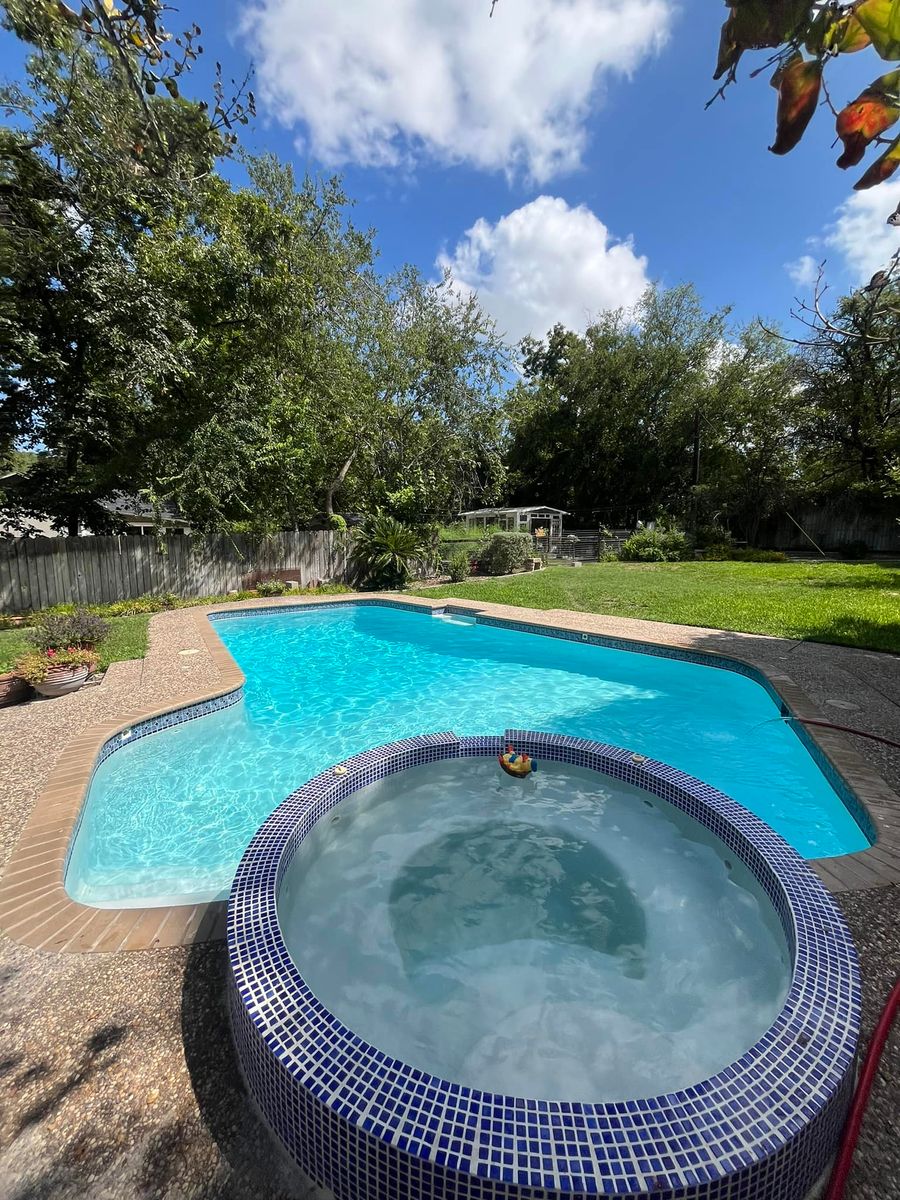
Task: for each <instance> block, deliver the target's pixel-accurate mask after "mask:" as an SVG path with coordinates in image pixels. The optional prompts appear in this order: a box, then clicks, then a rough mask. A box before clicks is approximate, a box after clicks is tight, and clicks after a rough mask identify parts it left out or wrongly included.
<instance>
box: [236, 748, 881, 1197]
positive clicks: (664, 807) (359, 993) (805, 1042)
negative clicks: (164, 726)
mask: <svg viewBox="0 0 900 1200" xmlns="http://www.w3.org/2000/svg"><path fill="white" fill-rule="evenodd" d="M508 742H512V743H513V744H514V745H515V746H516V749H517V750H518V751H520V752H525V753H528V754H530V755H532V756H533V757H534V758H535V759H537V760H538V761H539V769H538V771H537V772H536V773H534V774H531V775H529V776H527V777H526V778H523V779H511V778H508V777H507V776H506V775H505V774H504V773H503V772H501V770H500V768H499V765H498V764H497V754H498V752H499V751H501V750H502V749H504V748H505V745H506V744H507V743H508ZM228 945H229V954H230V959H231V968H232V988H231V1007H232V1017H233V1026H234V1035H235V1042H236V1046H237V1050H238V1056H239V1059H240V1062H241V1065H242V1068H243V1070H244V1073H245V1077H246V1080H247V1083H248V1086H249V1089H250V1091H251V1093H252V1095H253V1096H254V1098H255V1100H256V1102H257V1104H258V1105H259V1107H260V1109H261V1111H262V1113H263V1115H264V1117H265V1119H266V1121H267V1122H268V1123H269V1125H270V1126H271V1127H272V1129H273V1130H274V1131H275V1133H276V1135H277V1136H278V1138H279V1139H280V1140H281V1142H282V1143H283V1144H284V1146H285V1147H286V1148H287V1150H288V1151H289V1152H290V1154H291V1155H292V1156H293V1158H294V1159H295V1160H296V1162H297V1163H298V1164H299V1165H300V1167H302V1169H303V1170H304V1171H305V1172H306V1173H307V1174H308V1175H309V1176H310V1177H311V1178H313V1179H314V1180H316V1182H318V1183H319V1184H321V1185H323V1186H325V1187H328V1188H329V1189H331V1190H332V1191H333V1192H334V1194H335V1195H336V1196H337V1197H338V1200H401V1198H402V1200H414V1198H415V1200H418V1198H419V1197H421V1200H426V1198H431V1197H437V1196H440V1197H448V1198H450V1197H452V1198H454V1200H456V1198H458V1200H487V1198H488V1197H490V1198H492V1200H499V1198H501V1197H509V1198H510V1200H512V1197H535V1198H536V1197H539V1196H540V1197H555V1196H563V1195H567V1196H572V1195H576V1196H578V1195H583V1196H591V1195H598V1194H599V1195H604V1194H605V1195H619V1196H635V1197H638V1196H657V1197H664V1196H666V1197H669V1196H682V1195H683V1196H685V1197H687V1196H690V1197H691V1198H692V1200H693V1198H695V1197H696V1198H701V1197H702V1198H705V1200H706V1198H708V1200H725V1198H726V1197H733V1196H738V1195H739V1196H740V1197H741V1200H755V1198H759V1200H762V1197H765V1198H766V1200H800V1198H801V1197H803V1196H805V1195H807V1193H809V1192H810V1190H811V1189H812V1188H813V1186H814V1185H815V1184H816V1181H817V1180H818V1179H819V1178H820V1177H821V1175H822V1174H823V1172H824V1171H825V1170H826V1168H827V1165H828V1163H829V1161H830V1159H831V1157H832V1156H833V1154H834V1152H835V1149H836V1145H837V1139H838V1137H839V1134H840V1130H841V1127H842V1125H843V1121H844V1118H845V1115H846V1109H847V1105H848V1102H849V1096H850V1090H851V1087H852V1081H853V1065H854V1056H855V1050H856V1041H857V1035H858V1007H859V1001H858V990H859V989H858V975H857V969H856V962H855V955H854V951H853V947H852V943H851V941H850V937H849V933H848V931H847V929H846V927H845V925H844V922H843V920H842V918H841V916H840V914H839V912H838V910H837V908H836V906H835V905H834V903H833V901H832V900H831V898H830V897H829V895H828V893H827V892H826V891H825V889H824V888H823V887H822V885H821V884H820V883H819V881H818V880H817V878H816V877H815V876H814V875H813V873H812V872H811V871H810V870H809V868H808V867H807V866H806V864H805V863H804V862H803V860H802V859H801V858H800V857H799V856H798V855H797V854H796V853H795V852H794V851H793V850H791V849H790V848H789V847H788V846H787V845H786V843H785V842H784V841H782V839H780V838H779V837H778V836H777V835H776V834H774V833H773V832H772V831H771V830H769V829H768V827H767V826H765V825H763V824H762V822H760V821H759V820H758V819H757V818H756V817H754V816H752V815H751V814H750V813H748V812H747V811H746V810H744V809H742V808H741V807H740V806H738V805H737V804H735V803H734V802H732V801H730V800H728V799H727V798H726V797H724V796H722V795H721V794H719V793H717V792H715V791H713V790H712V789H710V788H708V787H706V786H705V785H703V784H701V783H699V782H698V781H696V780H693V779H690V778H688V777H687V776H684V775H682V774H681V773H679V772H677V771H675V770H673V769H672V768H669V767H665V766H663V765H661V764H659V763H654V762H649V761H646V760H643V759H641V758H639V757H638V756H635V755H632V754H631V753H629V752H628V751H625V750H621V749H617V748H614V747H610V746H602V745H597V744H594V743H590V742H585V741H581V740H578V739H574V738H566V737H561V736H554V735H547V734H534V733H526V732H521V731H518V732H509V733H507V735H506V736H505V738H503V739H501V738H495V737H478V738H459V739H458V738H456V737H455V736H453V735H452V734H441V735H428V736H423V737H420V738H414V739H410V740H408V741H405V742H398V743H394V744H392V745H389V746H385V747H381V748H379V749H377V750H373V751H369V752H366V753H365V754H361V755H359V756H357V757H356V758H354V759H351V760H349V761H348V762H347V763H345V764H342V765H340V766H339V767H337V768H335V769H334V770H332V771H329V772H327V773H325V774H323V775H321V776H319V777H317V778H316V779H314V780H312V781H310V783H308V784H307V785H306V786H305V787H303V788H301V789H300V790H299V791H298V792H296V793H295V794H294V795H293V796H291V797H289V798H288V799H287V800H286V801H285V802H284V803H283V804H282V805H281V806H280V807H279V808H278V809H277V810H276V811H275V812H274V813H273V814H272V816H271V817H270V818H269V819H268V820H267V821H266V822H265V824H264V825H263V826H262V828H261V829H260V830H259V832H258V833H257V835H256V837H255V838H254V840H253V841H252V843H251V844H250V846H249V848H248V850H247V852H246V854H245V856H244V858H243V860H242V862H241V864H240V867H239V869H238V872H237V875H236V877H235V881H234V885H233V888H232V893H231V901H230V906H229V919H228Z"/></svg>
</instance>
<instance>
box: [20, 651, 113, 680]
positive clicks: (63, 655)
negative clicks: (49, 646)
mask: <svg viewBox="0 0 900 1200" xmlns="http://www.w3.org/2000/svg"><path fill="white" fill-rule="evenodd" d="M81 667H87V669H88V674H90V673H91V672H92V671H94V670H96V667H97V655H96V654H95V652H94V651H93V650H85V649H84V648H83V647H82V646H67V647H66V648H65V649H64V650H30V651H29V652H28V653H27V654H23V655H22V656H21V657H20V658H19V659H18V660H17V661H16V674H17V675H21V677H22V678H23V679H26V680H27V681H28V682H29V683H43V682H44V680H45V679H46V678H47V676H48V675H49V674H50V672H51V671H77V670H78V669H79V668H81Z"/></svg>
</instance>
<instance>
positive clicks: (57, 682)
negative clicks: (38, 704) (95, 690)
mask: <svg viewBox="0 0 900 1200" xmlns="http://www.w3.org/2000/svg"><path fill="white" fill-rule="evenodd" d="M89 673H90V668H88V667H51V668H50V670H49V671H48V672H47V678H46V679H43V680H42V681H41V682H40V683H36V684H35V685H34V688H35V691H36V692H39V693H40V695H42V696H67V695H68V694H69V692H77V691H78V689H79V688H80V687H81V686H82V684H83V683H85V682H86V681H87V677H88V675H89Z"/></svg>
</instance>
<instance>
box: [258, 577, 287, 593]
mask: <svg viewBox="0 0 900 1200" xmlns="http://www.w3.org/2000/svg"><path fill="white" fill-rule="evenodd" d="M256 590H257V591H258V592H259V594H260V596H283V595H284V593H285V592H286V591H287V590H288V587H287V584H286V583H285V582H284V580H283V579H263V580H262V581H261V582H260V583H258V584H257V585H256Z"/></svg>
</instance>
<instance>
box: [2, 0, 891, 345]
mask: <svg viewBox="0 0 900 1200" xmlns="http://www.w3.org/2000/svg"><path fill="white" fill-rule="evenodd" d="M171 2H172V3H173V4H174V5H175V6H176V8H177V10H178V11H177V12H175V13H170V14H169V20H168V26H169V28H170V29H173V30H175V29H177V28H180V27H182V26H184V25H187V24H189V23H190V22H191V21H196V22H197V24H198V25H200V27H201V29H202V31H203V32H202V38H201V39H200V40H201V42H202V44H203V46H204V55H203V57H202V59H201V63H200V66H199V67H198V68H197V69H196V71H195V73H194V75H193V78H192V80H191V82H190V83H189V84H188V85H187V86H186V87H185V89H184V90H185V91H186V92H187V93H188V94H191V92H193V93H194V94H196V95H197V96H198V97H199V96H202V95H204V94H207V89H208V86H209V81H210V78H211V71H212V69H213V64H214V62H215V61H216V60H218V61H220V62H221V63H222V66H223V69H224V71H225V73H226V75H227V76H235V77H242V76H243V75H244V74H245V72H246V71H247V70H248V69H251V68H252V70H253V72H254V79H253V87H254V90H255V92H256V95H257V99H258V115H257V118H256V120H255V122H254V123H253V126H252V128H250V129H249V131H245V136H244V139H243V140H244V142H245V144H246V145H247V146H248V147H249V148H250V149H251V150H255V151H262V150H269V151H273V152H275V153H276V154H278V155H279V156H280V157H282V158H285V159H290V160H291V161H293V163H294V164H295V167H296V168H297V169H298V171H299V172H310V173H312V174H314V175H318V176H325V175H330V174H332V173H339V174H341V175H342V176H343V178H344V183H345V188H346V190H347V192H348V194H349V195H350V196H351V197H353V199H354V200H355V207H354V209H353V212H352V218H353V220H354V222H355V223H356V224H357V225H359V226H362V227H366V228H368V227H373V228H374V229H375V230H376V231H377V232H376V246H377V248H378V251H379V265H380V267H381V269H382V270H385V271H390V270H394V269H396V268H397V267H399V266H400V265H401V264H402V263H404V262H412V263H414V264H416V265H417V266H418V267H419V268H420V269H421V270H422V271H423V272H424V273H425V274H426V275H427V276H428V277H431V278H438V277H439V276H440V273H441V271H442V270H443V269H444V268H449V269H450V270H451V271H452V273H453V276H454V278H455V280H456V281H457V285H458V286H459V287H460V288H462V289H471V290H474V291H476V292H477V293H478V295H479V297H480V299H481V302H482V304H483V306H484V307H485V308H486V309H488V311H490V312H491V314H492V315H493V316H495V317H496V319H497V321H498V323H499V325H500V327H501V329H502V330H503V331H504V332H505V333H506V334H507V336H508V337H509V338H510V339H513V340H515V339H518V338H519V337H521V336H523V335H525V334H527V333H531V334H534V335H536V336H540V335H542V334H543V333H545V332H546V330H547V329H548V328H549V327H550V326H552V325H553V324H554V323H555V322H556V321H561V322H562V323H563V324H565V325H567V326H568V327H569V328H573V329H583V328H584V326H585V325H586V323H587V322H588V321H589V320H590V318H591V316H593V315H595V314H596V313H598V312H600V311H602V310H604V309H607V308H614V307H618V306H620V305H629V304H631V303H633V302H634V301H635V300H636V299H637V297H638V296H639V295H640V292H641V291H642V289H643V288H644V287H645V286H646V285H647V283H648V282H650V281H656V282H658V283H660V284H662V285H664V286H672V285H675V284H678V283H682V282H692V283H694V284H695V285H696V287H697V288H698V290H699V292H700V294H701V296H702V298H703V300H704V303H705V304H706V305H707V306H708V307H710V308H713V307H721V306H729V307H730V308H731V309H732V312H733V318H734V320H735V321H736V322H748V321H751V320H752V319H753V318H754V317H755V316H757V315H762V316H764V317H765V318H766V320H767V321H773V322H777V323H781V324H782V325H783V326H785V327H789V326H790V309H791V307H792V305H793V306H795V305H796V298H797V297H803V296H808V295H809V290H810V287H811V284H812V281H813V280H814V278H815V275H816V273H817V270H818V265H819V263H820V262H822V261H823V260H826V262H827V266H826V275H827V279H828V281H829V285H830V287H831V288H832V294H834V295H837V294H839V293H840V292H841V291H846V290H848V289H849V288H851V287H854V286H857V285H858V284H860V283H861V282H865V281H866V280H867V279H868V278H869V277H870V276H871V275H872V274H873V272H874V271H875V270H876V269H878V268H879V267H880V266H882V265H884V262H885V261H886V259H887V258H888V256H889V255H890V254H891V253H892V252H893V250H894V249H896V248H897V246H898V245H900V230H897V229H894V228H892V227H890V226H888V225H887V224H886V222H885V218H886V216H887V214H888V213H890V212H891V211H892V210H893V208H894V207H895V206H896V205H897V203H898V201H900V181H898V182H891V183H888V184H885V185H882V186H881V187H880V188H875V189H872V190H871V191H868V192H863V193H854V192H853V191H852V185H853V182H854V178H855V177H856V175H857V174H861V173H862V170H863V169H864V166H865V164H864V165H863V166H862V167H860V168H857V169H856V170H855V171H854V170H851V171H850V172H842V171H840V170H838V169H837V168H836V167H835V165H834V160H835V159H836V157H837V151H836V150H834V149H833V148H832V141H833V138H834V125H833V117H832V116H831V114H830V113H829V112H828V111H827V109H824V108H822V109H820V110H819V112H818V113H817V114H816V117H815V119H814V120H813V123H812V125H811V126H810V128H809V130H808V131H807V133H806V137H805V138H804V140H803V142H801V144H800V146H799V147H798V148H797V150H795V151H794V152H793V153H792V154H790V155H788V156H786V157H783V158H779V157H776V156H774V155H772V154H771V153H769V151H768V150H767V146H768V144H769V143H770V142H771V141H772V137H773V134H774V123H775V102H776V96H775V92H774V91H773V89H772V88H771V87H769V86H768V82H767V79H766V78H765V76H760V77H758V78H757V79H750V78H749V69H748V68H746V67H743V65H742V69H741V74H740V81H739V83H738V85H737V86H735V87H732V88H730V89H729V90H728V93H727V98H726V99H725V100H724V102H723V101H721V100H719V101H716V103H715V104H714V105H713V106H712V107H711V108H710V109H709V110H708V111H705V109H704V105H705V102H706V101H707V100H708V99H709V98H710V96H711V95H712V94H713V92H714V91H715V88H716V85H715V84H714V83H713V81H712V78H711V77H712V70H713V65H714V62H715V58H716V51H717V45H718V31H719V27H720V24H721V21H722V19H723V17H724V15H725V8H724V6H720V5H718V4H715V3H711V2H710V0H681V3H676V2H675V0H498V3H497V4H496V7H495V11H494V15H493V17H491V16H489V13H490V0H452V2H450V0H341V2H340V3H335V0H250V2H245V3H239V2H238V0H171ZM22 56H23V50H22V47H21V46H20V45H19V44H18V43H17V42H16V40H15V39H14V38H13V37H12V36H11V35H9V34H0V75H2V76H5V77H7V78H9V77H16V76H17V75H18V74H19V72H20V70H21V61H22ZM760 58H761V56H760ZM758 61H759V60H758ZM754 65H757V63H751V64H750V66H754ZM880 73H881V69H880V68H879V63H878V60H877V58H876V57H875V55H874V53H873V52H872V51H864V52H862V53H860V54H858V55H855V56H852V57H846V58H844V59H839V60H838V61H837V62H835V63H834V64H833V65H832V66H831V67H830V70H829V76H828V78H829V80H830V87H831V92H832V96H833V99H834V100H835V102H836V103H838V104H843V103H846V102H847V101H849V100H852V99H853V98H854V97H855V96H856V95H857V93H858V92H859V91H860V90H861V88H862V87H863V86H864V85H865V84H866V83H868V82H869V81H870V79H871V78H872V77H874V76H876V75H878V74H880Z"/></svg>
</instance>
